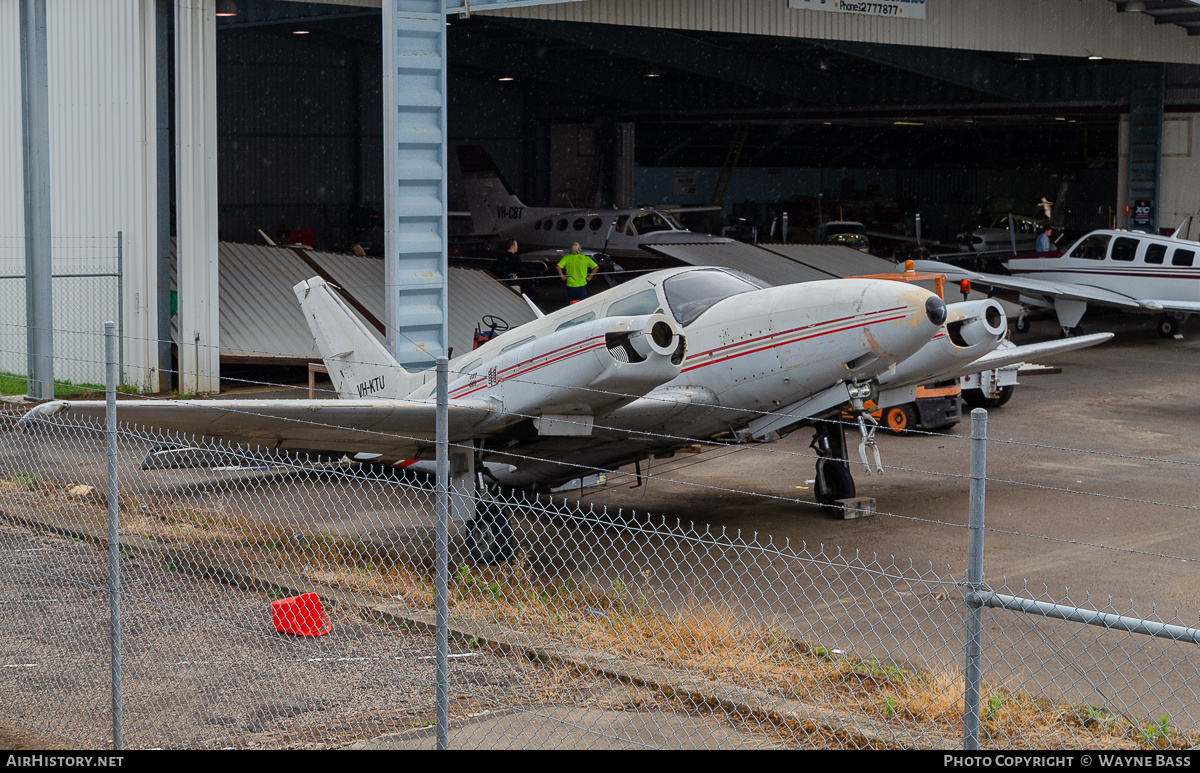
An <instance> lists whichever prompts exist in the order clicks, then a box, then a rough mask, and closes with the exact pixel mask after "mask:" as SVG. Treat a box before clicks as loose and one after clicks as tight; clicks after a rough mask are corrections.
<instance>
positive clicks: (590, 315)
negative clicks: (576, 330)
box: [554, 311, 596, 330]
mask: <svg viewBox="0 0 1200 773" xmlns="http://www.w3.org/2000/svg"><path fill="white" fill-rule="evenodd" d="M595 318H596V312H594V311H589V312H588V313H587V314H584V315H583V316H582V317H576V318H575V319H568V320H567V321H566V322H564V323H562V324H561V325H559V326H558V327H556V328H554V329H555V330H563V329H564V328H568V327H574V326H575V325H582V324H583V323H584V322H591V321H592V320H593V319H595Z"/></svg>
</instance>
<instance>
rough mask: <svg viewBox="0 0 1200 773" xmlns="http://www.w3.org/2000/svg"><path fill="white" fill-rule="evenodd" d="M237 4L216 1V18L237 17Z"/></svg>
mask: <svg viewBox="0 0 1200 773" xmlns="http://www.w3.org/2000/svg"><path fill="white" fill-rule="evenodd" d="M237 15H238V7H237V3H235V2H233V0H217V16H237Z"/></svg>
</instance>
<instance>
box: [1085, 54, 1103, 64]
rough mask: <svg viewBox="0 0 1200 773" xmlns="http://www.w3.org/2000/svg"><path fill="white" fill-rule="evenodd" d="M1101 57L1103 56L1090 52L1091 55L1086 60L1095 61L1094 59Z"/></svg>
mask: <svg viewBox="0 0 1200 773" xmlns="http://www.w3.org/2000/svg"><path fill="white" fill-rule="evenodd" d="M1103 58H1104V57H1102V56H1097V55H1096V54H1092V55H1091V56H1089V57H1088V61H1091V62H1095V61H1097V60H1099V59H1103Z"/></svg>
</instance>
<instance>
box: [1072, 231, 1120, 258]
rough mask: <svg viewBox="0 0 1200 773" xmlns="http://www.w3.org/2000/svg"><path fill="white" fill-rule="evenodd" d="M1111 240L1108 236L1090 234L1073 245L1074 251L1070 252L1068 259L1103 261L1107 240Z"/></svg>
mask: <svg viewBox="0 0 1200 773" xmlns="http://www.w3.org/2000/svg"><path fill="white" fill-rule="evenodd" d="M1111 238H1112V237H1111V236H1110V235H1108V234H1092V235H1091V236H1089V237H1087V238H1086V239H1084V240H1083V241H1081V242H1080V243H1079V244H1077V245H1075V249H1073V250H1071V255H1070V257H1072V258H1083V259H1085V260H1104V256H1105V254H1106V253H1107V252H1108V240H1109V239H1111Z"/></svg>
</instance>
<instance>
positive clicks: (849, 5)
mask: <svg viewBox="0 0 1200 773" xmlns="http://www.w3.org/2000/svg"><path fill="white" fill-rule="evenodd" d="M788 8H795V9H798V10H803V11H832V12H834V13H861V14H866V15H867V16H895V17H896V18H898V19H924V18H925V0H788Z"/></svg>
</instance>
